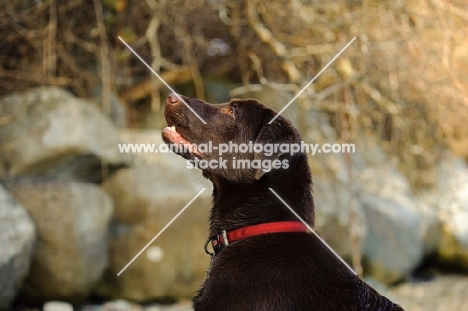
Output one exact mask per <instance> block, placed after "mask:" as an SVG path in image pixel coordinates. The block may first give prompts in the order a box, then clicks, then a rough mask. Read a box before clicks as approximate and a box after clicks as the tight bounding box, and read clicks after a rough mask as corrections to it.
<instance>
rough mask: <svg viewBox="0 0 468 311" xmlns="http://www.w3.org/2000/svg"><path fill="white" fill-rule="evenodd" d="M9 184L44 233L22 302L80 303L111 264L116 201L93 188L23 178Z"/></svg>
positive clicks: (25, 285)
mask: <svg viewBox="0 0 468 311" xmlns="http://www.w3.org/2000/svg"><path fill="white" fill-rule="evenodd" d="M6 186H7V188H8V189H9V190H10V191H11V193H12V194H13V195H14V196H15V197H16V199H17V200H18V201H19V202H20V203H21V204H22V205H23V206H24V207H25V208H26V209H27V211H28V212H29V214H30V215H31V218H32V219H33V221H34V224H35V225H36V228H37V234H38V243H37V247H36V251H35V253H34V256H33V260H32V264H31V269H30V272H29V275H28V276H27V278H26V279H25V281H24V285H23V287H22V289H21V298H22V300H23V301H26V302H31V303H34V304H39V303H43V302H44V301H48V300H61V301H67V302H72V303H75V302H79V301H80V300H81V299H83V298H85V297H86V296H87V295H88V294H89V293H90V291H91V289H92V288H93V286H94V285H95V283H96V282H97V281H98V280H99V279H100V277H101V274H102V271H103V269H104V267H105V266H106V263H107V233H108V224H109V221H110V218H111V215H112V209H113V206H112V200H111V199H110V197H109V196H108V195H107V194H106V193H104V192H103V191H102V190H101V189H100V188H99V187H97V186H95V185H93V184H83V183H61V182H37V181H36V182H34V181H31V180H18V181H15V182H13V181H10V182H8V183H7V184H6Z"/></svg>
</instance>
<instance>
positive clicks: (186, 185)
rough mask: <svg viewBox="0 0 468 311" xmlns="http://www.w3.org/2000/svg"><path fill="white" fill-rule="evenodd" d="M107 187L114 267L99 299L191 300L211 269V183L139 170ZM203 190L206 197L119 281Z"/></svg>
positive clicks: (184, 173) (184, 172)
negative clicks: (208, 245) (111, 205)
mask: <svg viewBox="0 0 468 311" xmlns="http://www.w3.org/2000/svg"><path fill="white" fill-rule="evenodd" d="M167 156H171V157H175V155H170V154H167ZM103 187H104V189H106V191H108V192H109V193H110V194H111V196H112V197H113V198H114V201H115V202H116V205H115V213H114V226H113V236H112V240H111V249H110V264H109V268H108V269H107V270H106V273H105V276H104V278H103V280H102V282H101V283H100V285H99V286H98V289H97V293H98V294H99V295H101V296H104V297H110V298H124V299H128V300H134V301H149V300H152V299H155V298H160V297H172V298H178V297H187V296H188V297H191V296H193V295H194V293H195V292H196V290H197V288H198V287H199V286H200V284H201V282H202V280H203V278H204V276H205V270H206V269H207V267H208V264H209V257H208V255H206V254H205V252H204V250H203V246H204V243H205V241H206V239H207V237H208V216H209V210H210V208H211V199H210V195H211V189H212V187H211V183H208V182H207V181H203V180H202V179H201V172H200V171H199V170H188V169H185V168H179V169H178V170H175V169H169V168H164V167H159V168H154V167H153V168H151V167H138V168H131V169H122V170H120V171H118V172H117V173H116V174H115V175H114V176H112V177H111V178H110V179H109V180H108V181H107V182H106V183H105V184H104V185H103ZM203 187H206V188H207V189H206V190H205V191H204V192H203V193H202V195H201V196H200V197H198V198H197V199H196V200H195V201H194V202H193V203H192V204H191V205H190V206H189V207H188V208H187V209H186V210H185V212H184V213H182V214H181V215H180V217H178V218H177V219H175V220H174V222H173V223H172V224H171V225H170V226H169V227H168V228H167V230H165V231H164V232H163V233H162V234H161V235H160V236H159V237H158V238H157V239H156V240H155V241H154V242H153V243H152V244H151V245H150V247H149V248H148V249H147V250H146V251H144V252H143V253H142V254H141V255H140V256H139V257H138V258H137V259H136V260H135V261H134V262H133V263H132V264H130V266H129V267H128V268H126V270H125V271H123V272H122V274H120V276H117V273H119V272H120V271H121V270H122V269H123V268H124V267H125V266H126V265H127V264H128V263H129V262H130V261H131V260H132V258H134V256H136V255H137V254H138V253H139V252H140V251H141V250H142V249H143V247H145V245H146V244H147V243H148V242H149V241H150V240H151V239H153V237H155V236H156V234H158V233H159V232H160V231H161V230H162V229H163V227H164V226H165V225H166V224H168V223H169V221H170V220H171V219H172V218H173V217H174V216H175V215H176V214H177V213H178V212H179V211H180V210H181V209H182V208H183V207H184V206H186V204H188V203H189V201H190V200H192V199H193V198H194V197H195V195H196V194H197V193H198V192H199V191H200V190H201V189H202V188H203Z"/></svg>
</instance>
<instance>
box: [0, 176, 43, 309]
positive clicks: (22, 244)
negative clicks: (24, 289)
mask: <svg viewBox="0 0 468 311" xmlns="http://www.w3.org/2000/svg"><path fill="white" fill-rule="evenodd" d="M35 237H36V233H35V230H34V225H33V223H32V221H31V219H30V218H29V215H28V213H27V212H26V210H24V208H23V207H22V206H21V205H20V204H18V202H16V201H15V200H14V198H13V196H12V195H11V194H10V193H8V191H7V190H6V189H5V188H3V187H2V186H1V185H0V245H1V246H0V247H1V251H0V310H4V309H5V310H6V309H8V308H9V306H10V304H11V303H12V302H13V300H14V298H15V296H16V293H17V291H18V289H19V287H20V285H21V283H22V281H23V279H24V277H25V276H26V274H27V273H28V270H29V264H30V258H31V255H32V251H33V245H34V241H35Z"/></svg>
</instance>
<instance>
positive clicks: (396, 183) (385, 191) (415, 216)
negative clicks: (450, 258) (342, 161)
mask: <svg viewBox="0 0 468 311" xmlns="http://www.w3.org/2000/svg"><path fill="white" fill-rule="evenodd" d="M356 149H357V150H359V153H358V154H355V155H354V158H353V163H354V167H355V172H356V175H355V181H356V187H357V192H358V198H359V202H360V204H361V205H362V207H363V209H364V213H365V216H366V224H367V236H366V239H365V242H364V244H365V245H364V259H365V264H364V269H365V272H366V274H370V275H371V276H373V277H374V278H376V279H377V280H378V281H380V282H383V283H385V284H394V283H395V282H398V281H401V280H404V279H405V278H406V277H407V276H408V275H410V274H411V273H412V272H413V271H414V269H416V268H417V267H418V266H419V264H420V263H421V262H422V260H423V258H424V254H425V251H426V250H428V249H429V248H430V247H426V246H425V244H424V241H425V237H426V236H427V235H430V236H431V237H434V236H436V237H437V232H438V228H437V219H435V218H430V217H424V216H423V215H422V213H421V211H420V210H419V209H418V204H417V203H416V201H415V199H414V195H413V194H412V192H411V188H410V186H409V184H408V182H407V180H406V178H405V177H404V176H403V175H402V174H401V173H400V172H399V171H398V169H397V167H396V163H394V162H393V161H392V160H391V158H389V157H388V156H387V155H386V154H385V153H383V151H382V150H381V149H380V148H379V147H378V146H377V145H376V144H375V143H374V142H372V141H367V142H363V143H362V142H361V143H357V144H356ZM382 176H385V178H382ZM430 230H434V231H435V232H430Z"/></svg>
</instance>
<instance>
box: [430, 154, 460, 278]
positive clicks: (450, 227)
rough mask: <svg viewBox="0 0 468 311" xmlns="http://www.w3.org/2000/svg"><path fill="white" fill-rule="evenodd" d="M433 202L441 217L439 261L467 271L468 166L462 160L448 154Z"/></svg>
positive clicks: (441, 166) (441, 169) (441, 168)
mask: <svg viewBox="0 0 468 311" xmlns="http://www.w3.org/2000/svg"><path fill="white" fill-rule="evenodd" d="M432 202H433V204H435V205H437V207H438V210H439V217H440V219H441V228H442V229H441V231H442V233H441V239H440V243H439V249H438V258H439V260H440V262H441V263H442V264H443V265H448V266H450V268H452V269H453V268H455V269H462V270H464V271H465V272H468V166H467V165H466V163H465V162H464V161H463V160H462V159H460V158H456V157H455V156H453V155H445V157H444V160H443V161H442V162H441V163H440V165H439V179H438V185H437V189H436V191H435V193H434V194H433V196H432Z"/></svg>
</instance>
